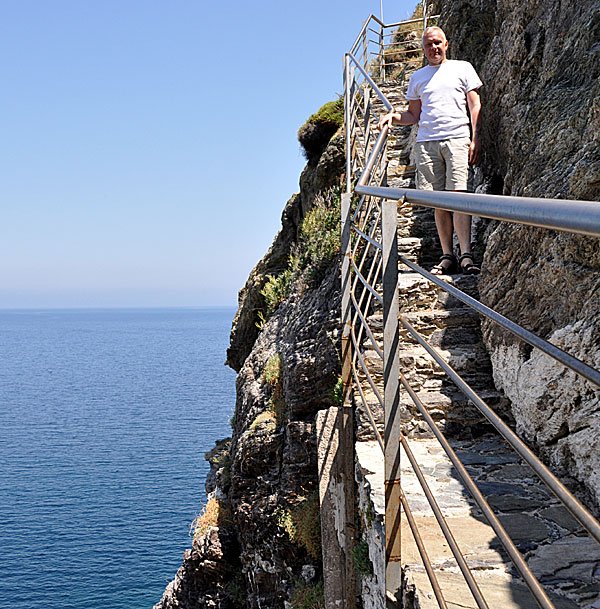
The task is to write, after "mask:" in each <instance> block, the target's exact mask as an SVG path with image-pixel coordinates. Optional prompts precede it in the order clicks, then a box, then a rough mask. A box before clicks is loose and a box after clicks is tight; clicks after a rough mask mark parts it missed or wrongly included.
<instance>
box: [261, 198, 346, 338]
mask: <svg viewBox="0 0 600 609" xmlns="http://www.w3.org/2000/svg"><path fill="white" fill-rule="evenodd" d="M340 205H341V193H340V188H339V187H332V188H330V189H328V190H327V191H325V192H324V193H319V194H318V195H317V196H316V197H315V201H314V204H313V207H312V209H311V210H310V211H309V212H308V213H307V214H306V216H305V217H304V220H303V221H302V225H301V227H300V231H299V235H298V241H297V243H296V245H295V246H294V247H293V248H292V253H291V255H290V258H289V261H288V267H287V268H286V269H285V270H284V271H282V272H281V273H279V275H267V281H266V283H265V284H264V286H263V288H262V289H261V291H260V293H261V295H262V296H263V297H264V299H265V310H264V311H258V321H257V322H256V326H257V327H258V328H259V329H260V330H262V327H263V326H264V324H265V322H266V320H267V319H268V318H269V317H270V316H271V314H272V313H273V311H275V309H276V308H277V307H278V306H279V305H280V304H281V303H282V302H283V301H284V300H285V299H286V298H287V297H288V296H289V295H290V293H291V291H292V287H293V286H294V283H295V282H296V281H297V280H298V279H300V278H301V277H302V278H304V279H305V280H306V282H307V283H308V284H309V285H315V284H317V283H318V282H319V281H320V280H321V279H322V278H323V275H324V273H325V271H326V270H327V268H328V267H329V265H330V264H331V262H332V261H333V260H334V258H335V257H336V256H337V255H338V254H339V252H340V249H341V240H340V213H341V211H340Z"/></svg>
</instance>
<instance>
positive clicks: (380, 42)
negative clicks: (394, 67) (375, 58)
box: [379, 9, 385, 81]
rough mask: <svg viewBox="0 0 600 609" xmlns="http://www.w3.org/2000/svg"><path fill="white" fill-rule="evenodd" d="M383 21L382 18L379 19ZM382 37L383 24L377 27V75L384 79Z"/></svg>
mask: <svg viewBox="0 0 600 609" xmlns="http://www.w3.org/2000/svg"><path fill="white" fill-rule="evenodd" d="M382 10H383V9H382ZM381 21H383V18H382V19H381ZM383 47H384V39H383V25H381V26H380V28H379V77H380V78H381V80H383V81H385V57H384V55H383V51H384V48H383Z"/></svg>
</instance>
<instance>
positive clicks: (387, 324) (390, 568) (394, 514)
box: [381, 199, 401, 596]
mask: <svg viewBox="0 0 600 609" xmlns="http://www.w3.org/2000/svg"><path fill="white" fill-rule="evenodd" d="M382 207H383V214H382V227H381V233H382V242H383V355H384V357H383V378H384V404H385V435H384V438H385V457H384V459H385V562H386V564H385V585H386V591H389V592H390V593H391V594H393V595H394V596H399V594H398V593H397V592H398V591H399V590H400V587H401V566H400V509H399V508H400V490H401V489H400V410H399V406H400V392H399V387H400V381H399V372H400V367H399V357H398V312H399V303H398V290H397V287H396V286H397V285H398V230H397V228H398V207H397V203H396V202H395V201H389V200H387V199H385V200H383V201H382Z"/></svg>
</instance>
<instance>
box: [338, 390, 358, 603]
mask: <svg viewBox="0 0 600 609" xmlns="http://www.w3.org/2000/svg"><path fill="white" fill-rule="evenodd" d="M338 421H340V424H341V429H340V446H341V449H342V454H341V460H342V472H341V477H342V482H343V487H344V523H343V531H344V538H345V540H346V544H345V546H346V547H345V548H344V551H345V559H346V561H345V562H346V565H345V566H346V569H345V571H346V572H345V574H344V599H343V603H344V604H343V605H342V606H343V607H344V609H355V608H356V596H357V594H356V592H357V590H356V567H355V566H354V556H353V554H352V550H353V549H354V546H355V544H356V530H357V528H356V522H355V518H356V506H355V503H356V500H355V490H354V486H355V482H354V463H355V446H354V408H353V404H352V402H351V401H348V402H345V403H344V406H343V408H342V416H341V417H338Z"/></svg>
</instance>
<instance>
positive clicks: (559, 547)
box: [357, 85, 600, 609]
mask: <svg viewBox="0 0 600 609" xmlns="http://www.w3.org/2000/svg"><path fill="white" fill-rule="evenodd" d="M401 88H402V86H401V85H398V86H396V87H393V86H390V85H384V86H383V87H382V89H383V90H384V92H385V94H386V95H388V96H389V97H390V99H391V101H392V103H393V104H394V106H395V107H396V108H397V109H398V108H400V101H399V100H400V99H401ZM393 132H394V135H395V137H396V140H395V142H394V143H392V145H391V152H390V163H389V172H390V177H389V180H388V181H389V184H390V185H397V186H408V185H409V184H410V180H411V178H412V173H413V172H414V170H413V168H411V166H410V156H409V148H410V145H411V137H410V129H407V128H400V129H398V130H396V129H394V130H393ZM398 223H399V251H400V253H401V254H402V255H405V256H406V257H407V258H409V259H411V260H414V261H416V262H418V263H419V264H421V265H423V266H424V267H425V268H430V266H431V265H432V264H433V263H434V262H435V261H436V260H437V257H438V255H439V251H438V249H437V243H436V232H435V223H434V220H433V213H432V211H431V210H426V209H413V208H411V207H410V206H406V207H401V208H400V209H399V221H398ZM400 272H401V275H400V280H399V294H400V309H401V312H402V314H403V315H404V316H405V317H406V318H407V319H408V320H409V321H410V322H411V323H412V324H413V325H414V326H415V327H416V328H417V329H418V330H419V332H421V334H423V335H424V336H425V337H426V338H427V340H428V341H429V342H430V344H432V345H433V346H434V347H436V348H437V349H438V350H439V351H440V353H441V354H442V355H443V357H444V358H445V359H446V361H448V362H449V363H450V364H451V365H452V366H453V367H454V368H455V369H456V370H457V371H458V372H459V373H460V374H461V376H463V378H465V380H466V381H467V382H468V383H469V384H470V385H471V386H472V387H473V388H474V389H475V390H476V391H477V392H478V393H479V394H480V395H481V397H482V398H483V399H484V401H485V402H486V403H487V404H488V405H489V406H491V407H492V408H494V409H495V410H496V412H497V413H498V414H500V415H501V416H503V418H504V419H505V420H506V421H507V422H509V424H510V411H509V407H508V406H509V405H508V402H507V400H506V399H505V398H504V396H503V395H502V394H501V393H500V392H498V391H497V390H496V389H495V387H494V385H493V380H492V376H491V365H490V362H489V358H488V356H487V353H486V351H485V348H484V346H483V344H482V340H481V333H480V329H479V317H478V315H477V314H476V313H474V312H473V311H471V310H470V309H468V308H467V307H465V306H464V305H463V304H462V303H460V302H459V301H457V300H455V299H454V298H452V297H450V296H448V294H447V293H446V292H444V291H443V290H441V289H440V288H438V287H437V286H435V285H432V284H430V283H429V282H427V281H426V280H425V279H424V278H423V277H421V276H420V275H418V274H416V273H413V272H410V271H409V270H408V269H407V268H406V267H401V269H400ZM447 281H448V282H449V283H452V284H454V285H456V286H457V287H459V288H460V289H461V290H463V291H465V292H467V293H469V294H471V295H473V296H475V297H477V296H478V292H477V278H476V277H473V276H462V275H456V276H452V277H449V278H447ZM369 322H370V325H371V328H372V329H373V330H374V333H375V335H376V337H377V339H378V342H379V344H380V345H381V339H382V331H381V327H382V317H381V314H380V313H379V312H377V311H375V312H374V313H373V314H372V315H371V316H370V318H369ZM363 355H364V357H365V360H366V361H367V364H368V366H369V369H370V371H371V374H372V375H373V377H374V378H375V379H376V382H377V384H378V385H379V386H380V387H381V385H382V372H383V371H382V363H381V360H380V358H379V357H378V356H377V354H376V353H375V351H374V350H373V349H372V348H369V345H368V343H365V348H364V353H363ZM400 362H401V369H402V371H403V373H404V374H405V376H406V377H407V378H408V380H409V382H410V384H411V386H412V388H413V389H414V390H415V391H416V392H417V394H418V395H419V397H420V398H421V400H422V401H423V403H424V404H425V405H426V407H427V408H428V410H429V412H430V414H431V415H432V417H433V418H434V420H435V421H436V424H437V425H438V426H439V427H440V428H442V429H443V430H444V431H445V433H446V434H447V435H448V436H449V438H451V442H452V444H453V448H454V449H455V451H457V452H458V454H459V455H460V457H461V459H462V461H463V463H464V464H465V466H466V467H467V469H468V471H469V473H470V474H471V476H472V477H473V478H474V479H475V481H476V483H477V485H478V487H479V489H480V490H481V492H482V493H483V494H484V496H485V497H486V498H487V500H488V501H489V503H490V505H491V506H492V508H493V510H494V512H495V514H496V515H497V516H498V517H499V519H500V521H501V522H502V524H503V526H504V527H505V528H506V529H507V531H508V532H509V534H510V535H511V537H512V538H513V541H514V542H515V544H516V545H517V547H518V548H519V550H520V551H521V553H522V554H523V556H524V557H525V558H526V560H527V562H528V564H529V566H530V568H531V569H532V570H533V571H534V573H535V574H536V576H537V577H538V578H539V579H540V581H541V582H542V584H543V585H544V588H545V590H546V592H547V593H548V594H549V595H550V597H551V599H552V600H553V602H554V603H555V606H556V607H557V609H570V608H574V607H585V608H590V609H600V546H598V544H596V543H595V542H594V541H592V540H591V539H590V538H589V537H588V536H587V534H586V533H585V532H584V531H583V530H582V529H581V527H580V526H579V524H578V523H577V522H576V521H575V520H574V519H573V518H572V517H571V516H570V515H569V514H568V512H567V511H566V510H565V509H564V508H563V507H562V506H561V505H560V504H559V502H558V500H556V499H554V498H553V497H552V496H551V495H550V494H549V493H548V491H547V490H546V488H545V487H544V485H543V484H542V483H540V482H539V481H538V480H537V478H536V477H535V476H534V474H532V472H531V471H530V469H529V468H528V467H527V466H525V465H523V464H522V463H521V461H520V459H519V457H518V456H517V455H516V454H515V453H514V452H513V451H512V450H510V449H508V448H507V446H506V444H505V443H504V442H503V440H502V439H501V438H499V436H497V435H491V433H490V431H491V430H490V426H489V424H488V423H487V422H486V421H485V419H484V418H483V416H482V415H481V414H480V413H479V412H478V411H477V410H476V409H475V407H474V406H472V405H470V404H469V402H468V400H467V399H466V398H465V397H464V396H463V395H462V394H461V393H460V392H459V391H458V389H456V387H455V386H454V385H453V384H452V383H451V381H449V380H448V379H447V378H446V377H445V375H444V374H443V373H442V372H441V371H440V370H439V369H438V367H437V365H435V364H434V363H433V361H432V360H431V358H430V356H429V355H428V354H427V353H426V351H425V350H424V349H423V348H422V347H420V346H419V345H417V344H415V342H414V341H413V340H412V338H410V337H409V336H408V334H407V333H406V332H405V331H401V333H400ZM362 387H363V391H364V392H365V395H366V397H367V401H368V402H369V404H370V406H371V409H372V411H373V412H374V415H375V418H376V420H377V423H378V428H379V429H380V431H381V432H382V431H383V412H382V410H381V408H380V406H379V404H378V402H377V400H376V399H375V396H374V395H373V392H372V390H371V388H370V387H369V385H368V384H367V383H366V381H365V382H363V383H362ZM357 414H358V417H357V418H358V439H359V442H358V444H357V455H358V479H359V481H360V482H361V486H362V488H361V490H362V491H363V495H362V497H361V500H360V503H361V513H362V514H363V529H364V530H365V532H364V536H365V537H366V538H367V539H368V540H369V544H370V555H371V560H372V561H373V563H374V573H373V574H372V575H371V576H368V577H367V576H365V577H364V578H363V579H364V581H363V587H365V588H371V589H373V588H375V587H376V586H377V581H379V582H381V581H382V578H383V577H384V576H383V571H384V567H383V555H382V552H381V551H380V550H378V548H377V544H379V545H380V546H381V539H382V535H383V528H382V524H383V512H384V500H383V457H382V455H381V451H380V449H379V447H378V445H377V443H376V442H374V434H373V432H372V430H371V429H370V426H369V423H368V421H367V418H366V415H365V412H364V410H363V409H362V408H361V407H359V408H358V410H357ZM401 416H402V426H403V431H404V433H405V434H406V435H407V436H408V437H409V444H410V446H411V450H412V451H413V452H414V453H415V456H416V458H417V460H418V462H419V463H420V465H421V467H422V468H423V472H424V474H425V478H426V480H427V482H428V483H429V485H430V487H431V488H432V489H433V490H434V495H435V497H436V499H437V500H438V502H439V504H440V507H441V509H442V512H443V513H444V515H445V517H446V518H447V519H448V523H449V526H450V528H451V530H452V531H453V534H454V535H455V537H456V539H457V542H458V545H459V547H460V548H461V550H462V553H463V555H464V556H465V558H466V560H467V564H468V565H469V566H470V567H471V569H473V572H474V576H475V579H476V581H477V583H478V585H479V586H480V587H481V590H482V592H483V595H484V597H485V598H486V599H487V602H488V605H489V607H490V609H512V608H523V609H529V608H530V607H531V608H533V607H537V604H536V602H535V601H534V599H533V597H532V595H531V593H530V592H529V590H528V589H527V587H526V586H525V584H524V583H523V582H522V580H521V579H520V577H519V576H518V574H517V573H516V571H515V570H514V567H512V564H511V563H510V561H509V560H508V558H507V556H506V555H505V553H504V551H503V550H502V549H501V546H500V544H499V541H498V540H497V538H496V536H495V534H494V532H493V530H492V528H491V527H490V526H489V525H488V524H487V522H486V521H485V519H484V518H483V516H482V514H481V512H480V510H479V508H478V507H477V506H476V505H475V504H474V502H473V501H472V500H471V499H470V498H469V497H468V496H467V491H466V490H465V489H464V487H463V485H462V483H461V482H460V479H459V478H458V475H457V473H456V472H455V470H454V468H453V466H452V464H451V463H450V461H449V459H448V458H447V456H446V455H445V453H444V452H443V450H442V448H441V447H440V445H439V444H438V443H437V441H436V440H434V439H432V434H431V432H430V431H429V429H428V428H427V426H426V424H425V422H424V421H423V420H422V419H421V417H420V416H419V415H418V412H417V411H416V409H415V407H414V406H413V404H412V401H411V400H410V398H409V396H408V395H407V393H406V392H404V391H403V393H402V396H401ZM401 469H402V484H403V489H404V492H405V495H406V497H407V500H408V503H409V505H410V507H411V510H412V511H413V515H414V516H415V519H416V520H417V522H418V524H419V528H420V530H421V535H422V536H423V538H424V542H425V545H426V547H427V552H428V554H429V557H430V559H431V561H432V563H433V565H434V569H435V571H436V574H437V575H438V577H439V581H440V585H441V587H442V590H443V593H444V596H445V598H446V601H447V603H448V606H449V607H450V608H452V609H458V608H471V607H476V606H477V605H476V604H475V601H474V600H473V597H472V595H471V594H470V592H469V590H468V588H467V586H466V584H465V583H464V579H463V577H462V574H461V573H460V570H459V568H458V566H457V563H456V560H455V559H454V557H453V556H452V554H451V552H450V550H449V547H448V543H447V542H446V540H445V539H444V537H443V535H442V533H441V531H440V529H439V526H438V524H437V522H436V520H435V518H434V516H433V512H432V511H431V509H430V507H429V505H428V503H427V501H426V499H425V496H424V494H423V492H422V490H421V487H420V485H419V483H418V481H417V478H416V476H415V475H414V473H413V472H412V469H411V467H410V464H409V462H408V459H407V458H406V455H404V454H403V455H402V461H401ZM365 493H367V495H368V496H365ZM371 511H373V512H374V513H375V514H376V517H374V518H373V517H370V518H369V517H366V516H364V514H369V513H371ZM401 534H402V548H403V552H402V569H403V576H404V577H403V582H404V583H403V605H402V606H403V607H404V609H411V608H413V607H415V608H417V607H419V608H422V609H425V608H426V609H429V608H430V607H431V608H433V607H437V606H438V604H437V602H436V600H435V597H434V596H433V593H432V590H431V585H430V583H429V580H428V578H427V575H426V573H425V570H424V568H423V566H422V561H421V558H420V556H419V554H418V552H417V548H416V545H415V543H414V541H413V540H412V534H411V532H410V529H409V528H408V524H407V522H406V518H404V517H403V523H402V531H401ZM373 606H376V603H374V605H373ZM368 607H369V605H368V603H366V609H368Z"/></svg>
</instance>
